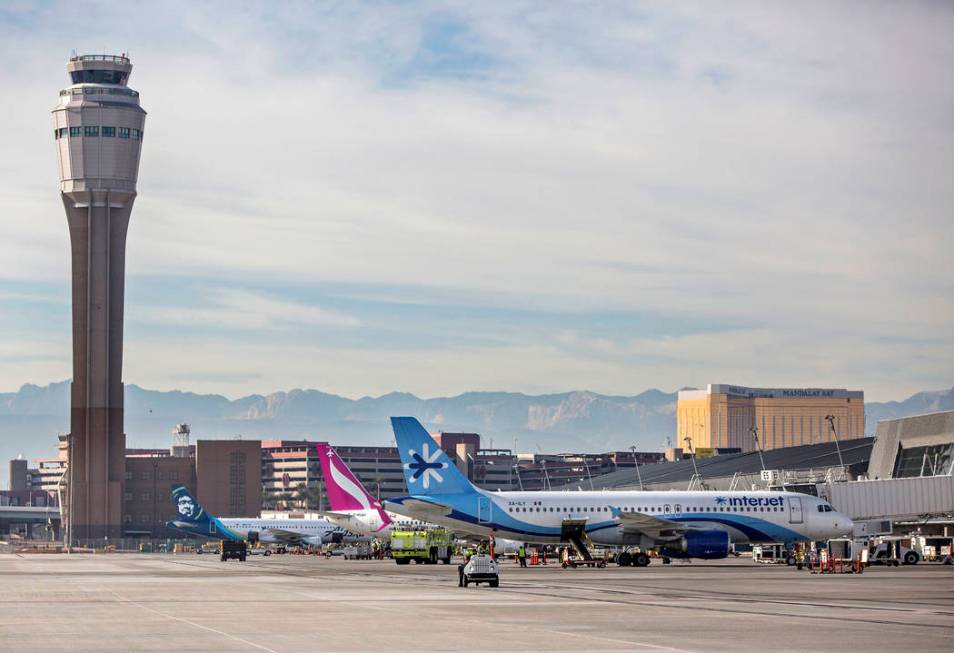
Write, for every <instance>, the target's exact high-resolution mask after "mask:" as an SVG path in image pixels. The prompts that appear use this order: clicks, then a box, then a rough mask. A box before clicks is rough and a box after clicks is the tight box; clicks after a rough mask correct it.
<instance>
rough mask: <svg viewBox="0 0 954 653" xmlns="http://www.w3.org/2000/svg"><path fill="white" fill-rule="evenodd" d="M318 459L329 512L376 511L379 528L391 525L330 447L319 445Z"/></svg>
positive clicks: (378, 505) (374, 501) (377, 502)
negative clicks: (379, 517) (379, 521)
mask: <svg viewBox="0 0 954 653" xmlns="http://www.w3.org/2000/svg"><path fill="white" fill-rule="evenodd" d="M318 458H319V461H320V462H321V475H322V476H324V479H325V489H326V491H327V492H328V503H329V504H330V505H329V507H330V508H331V510H333V511H343V510H377V511H378V514H379V515H380V516H381V524H382V525H381V528H384V527H385V526H387V525H388V524H390V523H391V518H390V517H388V515H387V513H386V512H385V511H384V510H383V509H382V508H381V502H380V501H378V500H377V499H375V498H374V497H373V496H371V495H370V494H368V491H367V490H365V489H364V486H363V485H361V481H359V480H358V479H357V477H356V476H355V475H354V474H353V473H352V472H351V470H350V469H348V466H347V465H346V464H345V462H344V461H343V460H341V457H340V456H339V455H338V452H337V451H335V450H334V448H333V447H332V446H331V445H328V444H325V443H320V444H319V445H318Z"/></svg>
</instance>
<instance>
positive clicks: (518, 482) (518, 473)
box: [513, 464, 523, 492]
mask: <svg viewBox="0 0 954 653" xmlns="http://www.w3.org/2000/svg"><path fill="white" fill-rule="evenodd" d="M513 470H514V472H516V474H517V486H518V487H519V488H520V491H521V492H523V480H521V478H520V465H517V464H514V466H513Z"/></svg>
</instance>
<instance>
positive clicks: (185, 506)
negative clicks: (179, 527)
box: [176, 495, 195, 517]
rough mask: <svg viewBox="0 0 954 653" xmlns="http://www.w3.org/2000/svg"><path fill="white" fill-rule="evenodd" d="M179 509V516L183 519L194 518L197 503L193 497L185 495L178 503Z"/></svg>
mask: <svg viewBox="0 0 954 653" xmlns="http://www.w3.org/2000/svg"><path fill="white" fill-rule="evenodd" d="M176 505H177V506H178V508H179V514H180V515H182V516H183V517H192V516H193V515H194V514H195V502H194V501H193V500H192V497H190V496H186V495H183V496H181V497H179V500H178V501H177V502H176Z"/></svg>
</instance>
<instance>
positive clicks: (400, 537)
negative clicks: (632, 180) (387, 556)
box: [391, 528, 454, 565]
mask: <svg viewBox="0 0 954 653" xmlns="http://www.w3.org/2000/svg"><path fill="white" fill-rule="evenodd" d="M453 544H454V541H453V539H452V538H451V535H450V533H449V532H448V531H447V529H445V528H430V529H428V530H420V531H391V557H392V558H394V562H396V563H397V564H399V565H406V564H409V563H410V562H411V560H413V561H414V562H416V563H424V564H431V565H435V564H437V561H438V560H440V561H441V562H443V563H444V564H445V565H449V564H450V560H451V551H452V548H453Z"/></svg>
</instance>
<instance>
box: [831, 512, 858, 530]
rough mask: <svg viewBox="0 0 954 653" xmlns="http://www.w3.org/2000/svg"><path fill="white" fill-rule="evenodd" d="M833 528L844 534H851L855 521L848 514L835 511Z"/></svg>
mask: <svg viewBox="0 0 954 653" xmlns="http://www.w3.org/2000/svg"><path fill="white" fill-rule="evenodd" d="M835 530H836V531H838V532H840V533H844V534H845V535H851V534H852V533H854V530H855V522H853V521H852V520H851V518H850V517H848V515H843V514H841V513H840V512H839V513H836V515H835Z"/></svg>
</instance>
